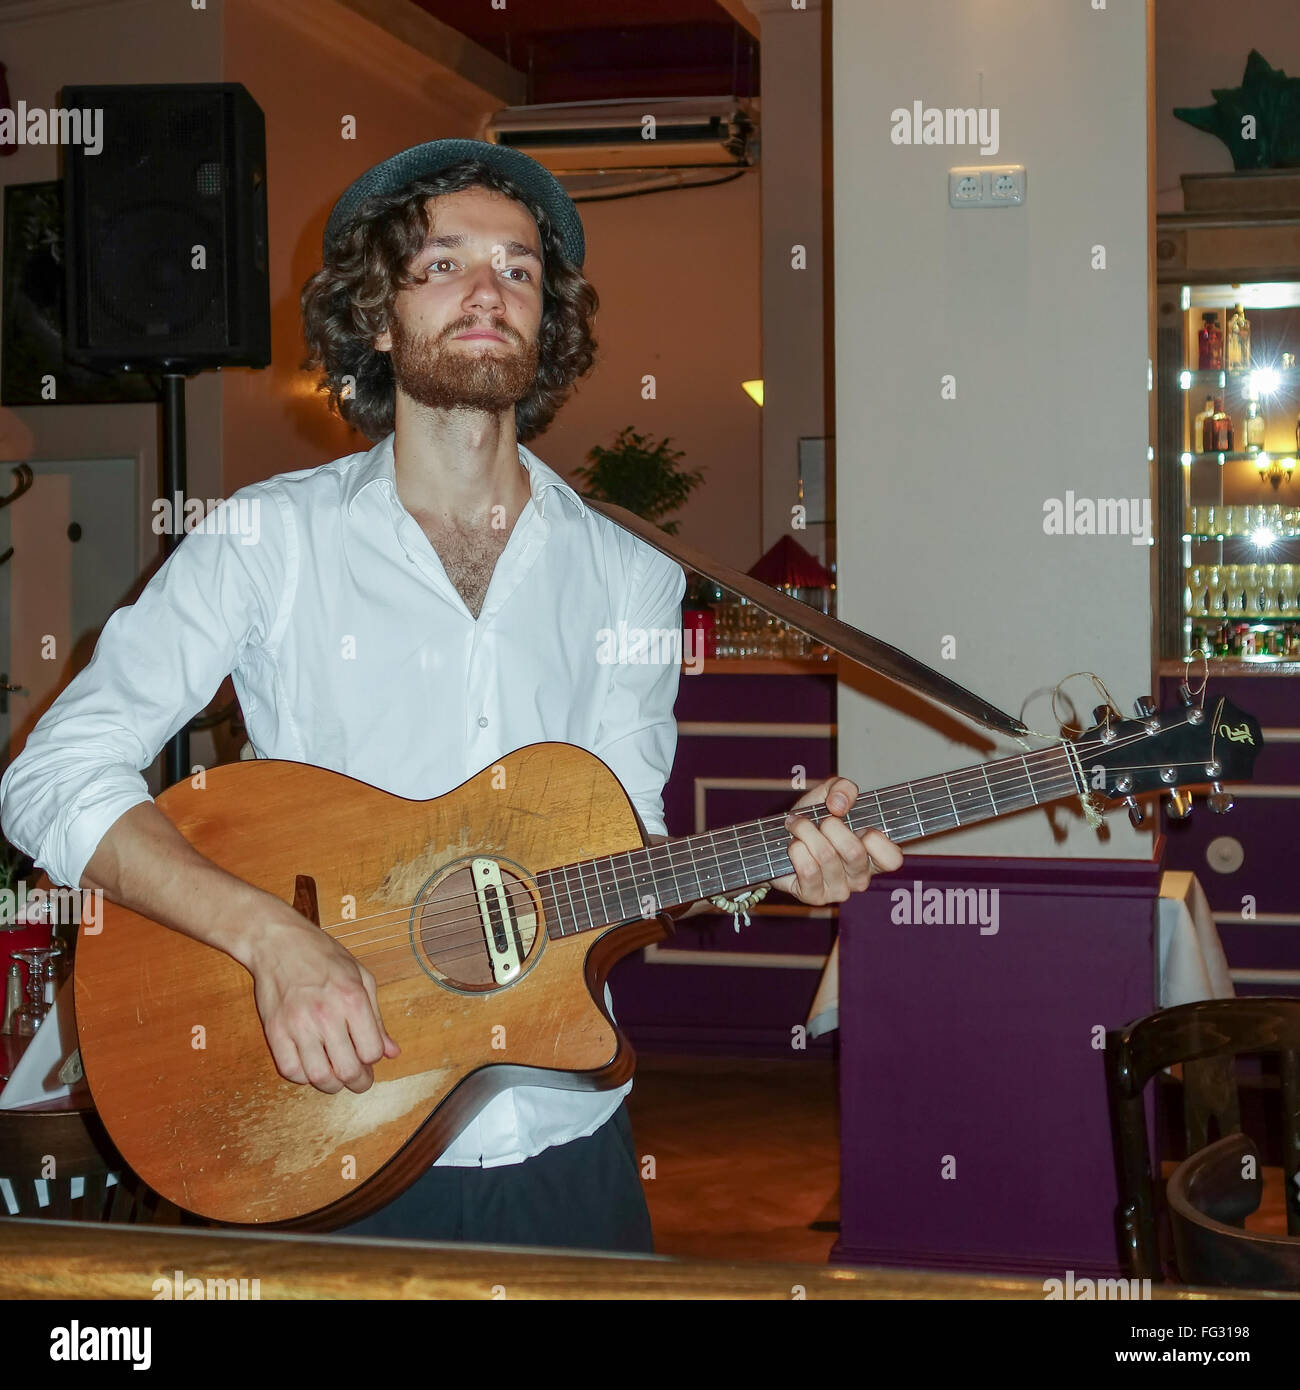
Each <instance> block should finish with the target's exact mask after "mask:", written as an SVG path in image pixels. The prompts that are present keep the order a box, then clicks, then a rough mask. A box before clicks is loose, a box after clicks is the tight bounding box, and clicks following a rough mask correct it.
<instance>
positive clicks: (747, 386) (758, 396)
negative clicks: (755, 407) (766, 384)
mask: <svg viewBox="0 0 1300 1390" xmlns="http://www.w3.org/2000/svg"><path fill="white" fill-rule="evenodd" d="M740 384H741V386H742V387H743V388H744V390H745V394H746V395H748V396H749V397H750V398H751V399H752V400H754V401H755V402H756V403H757V404H759V405H762V404H763V382H762V378H760V379H759V380H757V381H742V382H741V383H740Z"/></svg>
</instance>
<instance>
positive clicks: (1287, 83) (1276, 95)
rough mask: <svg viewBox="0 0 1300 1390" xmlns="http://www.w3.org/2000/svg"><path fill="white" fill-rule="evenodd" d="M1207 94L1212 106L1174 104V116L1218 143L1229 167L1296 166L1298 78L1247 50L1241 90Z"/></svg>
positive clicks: (1299, 160)
mask: <svg viewBox="0 0 1300 1390" xmlns="http://www.w3.org/2000/svg"><path fill="white" fill-rule="evenodd" d="M1210 94H1211V96H1213V97H1214V105H1213V106H1175V107H1174V115H1175V116H1176V117H1177V118H1178V119H1179V120H1180V121H1186V122H1187V124H1188V125H1191V126H1195V127H1196V129H1197V130H1204V131H1206V132H1207V133H1208V134H1210V135H1215V136H1217V137H1218V138H1219V139H1220V140H1222V141H1223V143H1224V144H1225V145H1227V147H1228V149H1229V150H1231V152H1232V164H1233V168H1234V169H1238V170H1242V169H1296V168H1300V78H1297V77H1288V76H1287V75H1286V73H1284V72H1283V71H1282V69H1281V68H1274V67H1270V66H1269V64H1268V63H1267V61H1266V60H1265V59H1264V58H1263V56H1262V55H1261V54H1260V53H1259V52H1258V51H1257V50H1256V49H1253V48H1252V49H1251V50H1250V57H1249V58H1247V59H1246V71H1245V74H1244V75H1243V77H1242V79H1241V86H1240V87H1223V88H1211V92H1210Z"/></svg>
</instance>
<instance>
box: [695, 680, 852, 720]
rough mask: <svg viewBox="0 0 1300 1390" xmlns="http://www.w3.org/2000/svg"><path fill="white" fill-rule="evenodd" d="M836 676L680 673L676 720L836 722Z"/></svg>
mask: <svg viewBox="0 0 1300 1390" xmlns="http://www.w3.org/2000/svg"><path fill="white" fill-rule="evenodd" d="M835 691H836V682H835V677H834V675H833V674H831V673H830V672H827V673H826V674H825V675H822V674H812V675H797V676H759V675H729V676H711V675H709V674H708V673H707V672H702V673H701V674H700V675H698V676H692V675H688V674H687V673H686V672H685V671H683V672H682V678H681V682H680V684H679V685H678V687H677V705H676V708H675V710H674V713H675V714H676V716H677V718H678V719H699V720H705V719H727V720H741V721H743V722H746V723H748V722H763V721H767V720H773V721H777V722H780V723H782V724H833V723H834V722H835Z"/></svg>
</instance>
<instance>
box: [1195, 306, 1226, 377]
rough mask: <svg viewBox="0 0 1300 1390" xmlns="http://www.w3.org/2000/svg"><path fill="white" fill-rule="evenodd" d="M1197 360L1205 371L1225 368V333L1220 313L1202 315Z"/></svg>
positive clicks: (1218, 370)
mask: <svg viewBox="0 0 1300 1390" xmlns="http://www.w3.org/2000/svg"><path fill="white" fill-rule="evenodd" d="M1196 361H1197V366H1198V367H1199V369H1200V370H1201V371H1203V372H1221V371H1222V370H1223V333H1222V332H1221V331H1220V329H1219V316H1218V314H1202V315H1201V331H1200V332H1199V333H1198V334H1197V335H1196Z"/></svg>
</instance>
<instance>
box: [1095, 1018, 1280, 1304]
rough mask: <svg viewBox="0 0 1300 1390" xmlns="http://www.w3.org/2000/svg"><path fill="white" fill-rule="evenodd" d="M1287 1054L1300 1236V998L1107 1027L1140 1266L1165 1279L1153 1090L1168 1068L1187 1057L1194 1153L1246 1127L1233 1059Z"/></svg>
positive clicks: (1128, 1250)
mask: <svg viewBox="0 0 1300 1390" xmlns="http://www.w3.org/2000/svg"><path fill="white" fill-rule="evenodd" d="M1241 1053H1277V1054H1278V1055H1279V1062H1280V1074H1281V1086H1282V1122H1283V1135H1282V1166H1283V1171H1284V1173H1285V1185H1286V1218H1287V1230H1288V1232H1290V1234H1291V1235H1300V1192H1298V1191H1297V1188H1296V1174H1297V1172H1300V999H1290V998H1278V997H1271V996H1261V997H1255V998H1248V999H1205V1000H1200V1001H1198V1002H1197V1003H1194V1004H1179V1005H1178V1006H1177V1007H1175V1008H1172V1009H1161V1010H1159V1011H1158V1012H1156V1013H1153V1014H1149V1015H1147V1017H1145V1018H1141V1019H1138V1021H1137V1022H1136V1023H1131V1024H1129V1026H1128V1027H1127V1028H1120V1029H1115V1030H1112V1031H1111V1032H1108V1033H1107V1034H1106V1081H1107V1089H1108V1094H1109V1097H1110V1110H1111V1134H1112V1138H1113V1140H1114V1144H1115V1167H1116V1173H1117V1177H1118V1181H1119V1206H1118V1208H1117V1210H1116V1227H1117V1234H1118V1238H1119V1244H1120V1249H1121V1251H1122V1253H1123V1255H1124V1258H1125V1261H1126V1263H1127V1264H1128V1267H1129V1270H1130V1272H1131V1274H1132V1275H1133V1276H1134V1277H1136V1278H1141V1279H1163V1278H1164V1272H1163V1269H1162V1267H1161V1260H1160V1250H1159V1237H1158V1228H1157V1223H1156V1215H1157V1213H1156V1194H1155V1183H1154V1181H1153V1177H1152V1172H1151V1150H1150V1145H1149V1144H1148V1142H1147V1121H1146V1107H1145V1104H1144V1100H1143V1092H1144V1090H1145V1088H1146V1085H1147V1082H1148V1081H1150V1080H1151V1078H1152V1077H1153V1076H1154V1075H1155V1074H1156V1073H1157V1072H1158V1071H1160V1069H1161V1068H1162V1067H1168V1066H1173V1065H1174V1064H1176V1063H1179V1062H1181V1063H1182V1064H1183V1078H1184V1084H1185V1097H1186V1117H1187V1138H1188V1152H1189V1154H1190V1153H1192V1152H1193V1151H1194V1150H1197V1149H1201V1148H1204V1147H1205V1145H1206V1143H1207V1142H1208V1135H1209V1130H1210V1127H1211V1124H1213V1125H1214V1126H1215V1127H1216V1128H1217V1130H1218V1135H1219V1136H1220V1137H1226V1136H1228V1135H1230V1134H1235V1133H1238V1132H1240V1129H1241V1113H1240V1105H1239V1103H1238V1098H1237V1088H1236V1079H1235V1075H1234V1072H1233V1059H1234V1058H1235V1057H1236V1056H1238V1055H1239V1054H1241Z"/></svg>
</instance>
